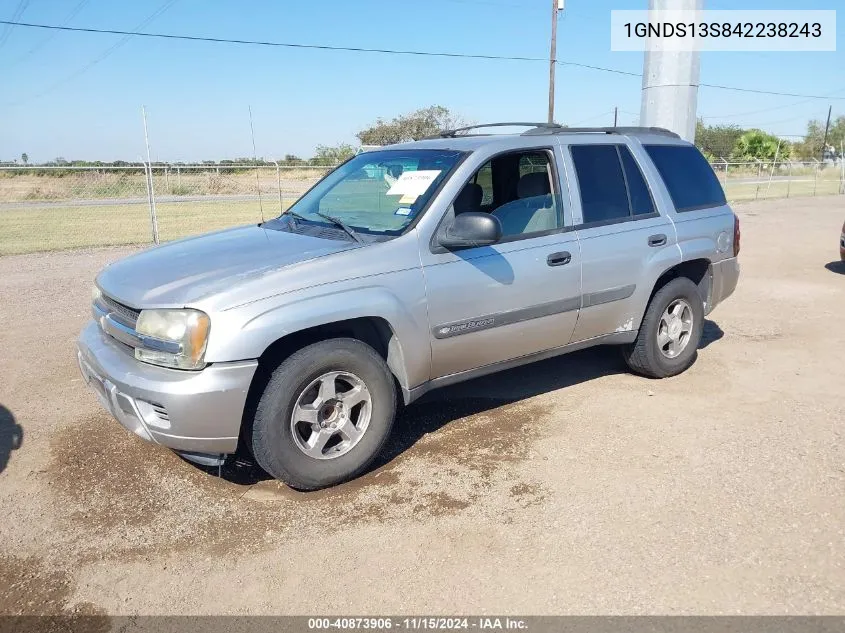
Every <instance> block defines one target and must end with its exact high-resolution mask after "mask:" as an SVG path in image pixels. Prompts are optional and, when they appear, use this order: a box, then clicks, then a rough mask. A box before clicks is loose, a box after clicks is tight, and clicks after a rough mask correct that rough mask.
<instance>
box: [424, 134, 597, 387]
mask: <svg viewBox="0 0 845 633" xmlns="http://www.w3.org/2000/svg"><path fill="white" fill-rule="evenodd" d="M556 164H557V163H556V157H555V151H554V150H553V149H552V148H538V149H531V150H522V151H519V152H508V153H504V154H500V155H497V156H494V157H493V158H492V159H491V160H490V162H488V163H485V165H483V166H482V167H481V168H480V169H479V170H478V171H477V172H476V174H474V175H473V176H472V177H471V178H470V179H469V180H468V183H467V186H469V187H473V186H479V185H480V186H481V187H482V188H483V189H484V191H483V194H482V195H481V196H463V195H461V194H459V195H458V196H457V197H456V199H455V203H454V204H453V206H452V207H450V209H449V211H447V213H446V216H445V217H444V220H443V221H444V222H449V221H450V219H451V218H453V217H454V213H456V212H458V213H460V212H465V211H481V212H486V211H488V210H489V212H491V213H493V215H496V216H497V217H499V216H498V215H497V211H499V210H500V209H501V213H502V217H507V220H506V222H503V225H506V226H507V227H508V231H509V232H508V233H507V234H504V235H503V236H502V239H501V240H500V241H499V242H498V243H496V244H494V245H492V246H481V247H472V248H463V249H460V250H453V251H448V250H446V249H445V248H443V247H440V246H438V245H436V244H434V245H432V246H430V247H428V245H423V246H422V252H421V259H422V264H423V270H424V273H425V278H426V284H427V298H428V311H429V325H430V328H431V349H432V373H431V377H432V378H441V377H444V376H448V375H452V374H458V373H461V372H464V371H468V370H472V369H476V368H480V367H484V366H487V365H492V364H494V363H498V362H502V361H508V360H511V359H515V358H519V357H521V356H526V355H530V354H533V353H537V352H542V351H545V350H549V349H552V348H556V347H561V346H563V345H566V344H567V343H568V342H569V340H570V338H571V336H572V332H573V330H574V328H575V323H576V320H577V318H578V310H579V308H580V305H581V297H580V290H581V255H580V249H579V245H578V240H577V236H576V233H575V232H573V231H571V230H570V229H571V226H566V223H565V222H564V217H565V215H566V214H565V212H564V211H565V210H564V208H563V204H562V200H563V199H564V196H561V195H560V189H561V183H560V181H559V179H558V176H557V174H558V172H557V169H556ZM537 174H545V175H546V182H547V183H548V186H547V188H545V189H543V185H542V180H543V179H542V177H540V176H537ZM526 176H528V178H526ZM526 183H528V184H527V185H526ZM538 183H539V188H538ZM521 185H524V186H521ZM529 185H530V186H529ZM529 194H533V195H529ZM473 198H475V199H476V200H477V199H478V198H481V200H482V202H481V204H480V205H479V207H483V208H478V209H475V208H472V207H470V208H458V206H459V202H461V204H463V202H462V201H463V200H466V199H469V200H471V199H473ZM549 205H550V206H549ZM550 209H551V210H550ZM519 213H525V214H529V215H526V216H525V217H524V219H522V220H520V218H519V215H518V214H519ZM538 218H539V221H538ZM570 224H571V223H570ZM538 227H539V228H540V230H537V229H538Z"/></svg>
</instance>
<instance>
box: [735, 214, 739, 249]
mask: <svg viewBox="0 0 845 633" xmlns="http://www.w3.org/2000/svg"><path fill="white" fill-rule="evenodd" d="M739 237H740V234H739V218H738V217H737V216H736V214H734V257H736V256H737V255H739Z"/></svg>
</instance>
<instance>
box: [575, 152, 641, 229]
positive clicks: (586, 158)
mask: <svg viewBox="0 0 845 633" xmlns="http://www.w3.org/2000/svg"><path fill="white" fill-rule="evenodd" d="M570 152H571V154H572V161H573V162H574V163H575V173H576V174H577V176H578V188H579V189H580V191H581V213H582V215H583V216H584V217H583V222H584V224H589V223H591V222H606V221H609V220H617V219H626V218H629V217H630V216H631V210H630V208H629V204H628V191H627V189H626V188H625V176H624V175H623V173H622V165H621V163H620V161H619V154H618V153H617V151H616V145H572V146H571V147H570Z"/></svg>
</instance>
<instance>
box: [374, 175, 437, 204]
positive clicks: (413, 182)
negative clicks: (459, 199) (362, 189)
mask: <svg viewBox="0 0 845 633" xmlns="http://www.w3.org/2000/svg"><path fill="white" fill-rule="evenodd" d="M439 175H440V170H439V169H423V170H420V171H406V172H403V173H402V175H401V176H399V179H398V180H397V181H396V182H394V183H393V185H392V186H391V187H390V189H388V190H387V195H388V196H403V197H405V198H414V199H416V198H418V197H419V196H421V195H422V194H424V193H425V191H426V190H427V189H428V188H429V187H430V186H431V183H433V182H434V179H435V178H437V177H438V176H439Z"/></svg>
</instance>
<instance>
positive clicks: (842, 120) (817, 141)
mask: <svg viewBox="0 0 845 633" xmlns="http://www.w3.org/2000/svg"><path fill="white" fill-rule="evenodd" d="M843 142H845V116H839V117H836V119H834V120H833V121H831V122H830V130H828V134H827V144H828V147H833V151H834V152H837V153H838V152H841V151H842V149H841V148H842V143H843ZM823 144H824V122H822V121H818V120H816V119H813V120H811V121H808V122H807V133H806V134H805V135H804V140H803V141H802V142H801V143H798V144H797V145H796V151H797V154H798V156H799V157H801V159H803V160H813V159H816V160H821V159H822V149H823V148H822V145H823Z"/></svg>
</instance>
